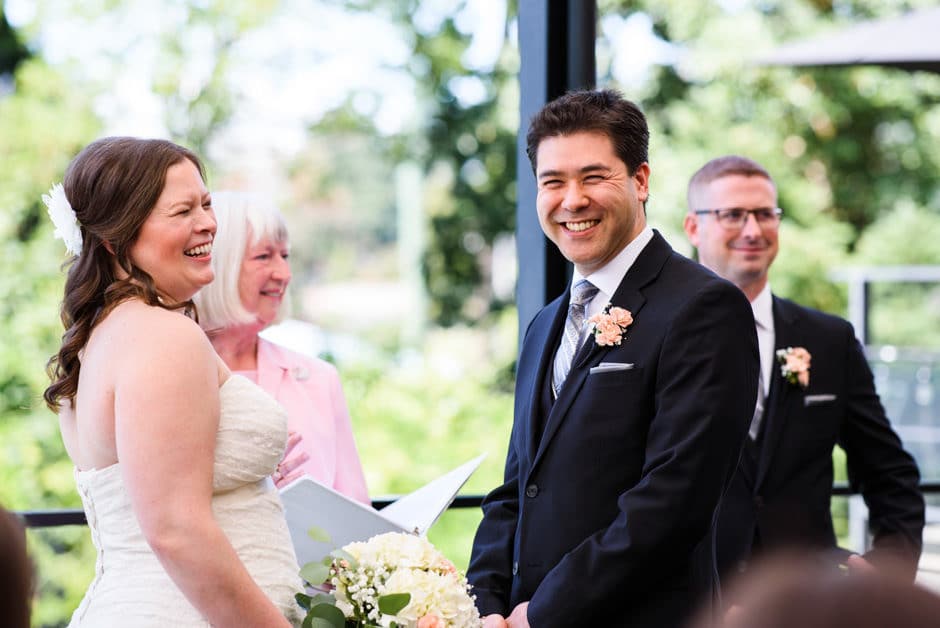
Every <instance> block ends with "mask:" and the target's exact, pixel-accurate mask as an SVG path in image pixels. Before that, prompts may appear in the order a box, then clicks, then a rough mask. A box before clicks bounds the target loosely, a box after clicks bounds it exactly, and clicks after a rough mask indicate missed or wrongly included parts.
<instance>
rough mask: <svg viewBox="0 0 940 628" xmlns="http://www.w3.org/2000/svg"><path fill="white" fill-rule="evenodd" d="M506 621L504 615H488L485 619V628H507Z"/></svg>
mask: <svg viewBox="0 0 940 628" xmlns="http://www.w3.org/2000/svg"><path fill="white" fill-rule="evenodd" d="M506 626H507V624H506V620H505V619H503V616H502V615H495V614H494V615H487V616H486V617H484V618H483V628H506Z"/></svg>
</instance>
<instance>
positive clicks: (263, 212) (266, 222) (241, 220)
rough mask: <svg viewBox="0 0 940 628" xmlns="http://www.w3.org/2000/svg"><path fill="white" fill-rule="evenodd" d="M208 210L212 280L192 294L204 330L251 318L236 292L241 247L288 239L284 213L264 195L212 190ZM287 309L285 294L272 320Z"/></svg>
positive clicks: (232, 324)
mask: <svg viewBox="0 0 940 628" xmlns="http://www.w3.org/2000/svg"><path fill="white" fill-rule="evenodd" d="M212 209H213V211H214V212H215V219H216V222H217V223H218V228H217V230H216V234H215V240H213V242H212V269H213V270H214V271H215V279H214V280H213V281H212V283H210V284H209V285H207V286H205V287H204V288H203V289H202V290H200V291H199V292H198V293H196V296H194V297H193V301H194V302H195V303H196V311H197V312H198V313H199V324H200V326H201V327H202V328H203V329H204V330H206V331H218V330H220V329H225V328H227V327H235V326H238V325H247V324H249V323H251V322H253V321H254V320H255V316H254V315H253V314H251V313H250V312H249V311H248V310H246V309H245V306H244V305H242V301H241V297H240V296H239V294H238V278H239V276H240V275H241V268H242V262H243V261H244V259H245V250H246V249H247V248H248V247H249V246H253V245H254V244H256V243H257V242H259V241H260V240H263V239H265V238H270V239H272V240H274V241H276V242H289V241H290V240H289V237H288V233H287V223H286V221H285V220H284V215H283V214H281V212H280V210H278V208H277V206H276V205H275V204H274V203H273V202H272V201H271V200H269V199H268V198H267V197H265V196H262V195H260V194H255V193H251V192H238V191H232V190H223V191H220V192H213V193H212ZM288 309H290V303H289V301H288V299H287V297H286V295H285V299H284V302H282V303H281V307H280V309H279V310H278V314H277V318H276V319H275V320H274V322H275V323H277V322H280V321H281V320H283V318H284V312H285V311H286V310H288Z"/></svg>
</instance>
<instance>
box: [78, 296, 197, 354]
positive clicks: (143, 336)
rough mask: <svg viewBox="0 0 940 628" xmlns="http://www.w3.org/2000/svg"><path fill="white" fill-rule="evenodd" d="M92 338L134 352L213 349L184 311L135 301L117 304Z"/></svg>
mask: <svg viewBox="0 0 940 628" xmlns="http://www.w3.org/2000/svg"><path fill="white" fill-rule="evenodd" d="M93 336H99V337H101V338H102V339H104V338H107V339H108V344H112V345H115V346H118V347H125V348H134V349H135V350H142V349H146V348H148V347H149V348H157V349H160V350H161V352H162V351H166V350H168V351H171V352H172V351H173V349H174V348H179V349H182V350H186V349H188V350H192V349H194V348H201V349H211V344H210V343H209V340H208V338H206V335H205V333H203V331H202V330H201V329H200V328H199V325H197V324H196V322H195V321H194V320H192V319H191V318H189V317H187V316H185V315H184V314H183V313H182V311H180V310H167V309H165V308H162V307H155V306H151V305H147V304H146V303H143V302H142V301H138V300H136V299H132V300H128V301H125V302H124V303H121V304H119V305H117V306H116V307H115V308H114V309H113V310H112V311H111V312H110V313H109V314H108V316H107V317H106V318H105V319H104V320H103V321H101V323H100V324H99V325H98V326H97V327H96V329H95V332H94V333H93Z"/></svg>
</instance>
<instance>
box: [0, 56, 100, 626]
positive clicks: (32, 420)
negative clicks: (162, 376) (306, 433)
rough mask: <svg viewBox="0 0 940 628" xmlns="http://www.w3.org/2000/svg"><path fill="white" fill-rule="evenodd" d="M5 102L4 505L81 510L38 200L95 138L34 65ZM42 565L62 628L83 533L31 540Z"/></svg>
mask: <svg viewBox="0 0 940 628" xmlns="http://www.w3.org/2000/svg"><path fill="white" fill-rule="evenodd" d="M13 85H14V89H13V91H12V93H11V94H10V95H8V96H5V97H3V98H0V138H2V140H0V163H3V164H4V168H2V169H0V268H2V269H3V272H2V273H0V337H2V338H4V342H3V344H2V346H0V461H2V464H0V503H3V504H4V505H5V506H6V507H7V508H12V509H16V510H32V509H36V510H41V509H43V508H49V509H58V508H64V507H72V508H76V507H80V506H81V503H80V501H79V499H78V494H77V493H76V492H75V484H74V481H73V478H72V465H71V463H70V462H69V460H68V457H67V456H66V454H65V450H64V448H63V445H62V439H61V438H60V436H59V431H58V423H57V421H56V417H55V415H54V414H52V413H51V412H50V411H49V410H48V409H47V408H46V406H45V404H44V403H43V400H42V391H43V390H44V389H45V387H46V385H47V384H48V379H47V378H46V376H45V372H44V370H43V365H44V364H45V363H46V361H47V360H48V359H49V357H50V356H51V355H52V354H53V352H54V351H55V350H56V349H57V348H58V341H59V337H60V336H61V333H62V326H61V323H60V322H59V320H58V317H57V315H56V312H57V311H58V304H59V302H60V301H61V299H62V286H63V281H64V275H63V273H62V271H61V264H62V262H63V260H64V259H65V248H64V247H63V245H62V242H61V241H59V240H54V239H53V238H52V227H51V225H50V223H49V221H48V220H46V219H45V215H46V214H45V207H44V206H43V205H42V203H41V200H40V198H41V195H42V194H43V193H45V192H46V191H47V190H48V189H49V187H50V185H51V184H52V183H53V182H55V181H60V180H61V178H62V172H63V170H64V168H65V165H66V164H67V163H68V160H69V159H70V158H71V157H72V156H73V155H74V154H75V153H76V152H77V151H78V150H79V149H80V148H81V147H82V146H83V145H84V144H85V143H87V142H88V141H89V140H90V139H91V138H93V137H94V136H95V134H96V132H97V129H98V126H97V121H96V120H95V118H94V117H93V116H92V115H91V113H90V108H89V103H88V100H87V98H85V97H84V96H83V95H82V93H81V91H80V90H79V89H77V88H76V86H75V85H72V84H70V83H69V81H68V79H67V78H66V77H64V76H62V75H61V74H59V73H57V72H55V71H53V70H52V69H50V68H49V67H48V66H47V65H45V64H44V63H43V62H42V61H41V60H39V59H36V58H33V59H30V60H27V61H24V62H22V63H20V64H19V66H18V67H17V69H16V72H15V77H14V83H13ZM29 541H30V551H31V553H32V555H33V558H34V560H35V561H36V563H37V573H38V576H39V591H38V592H39V597H38V602H37V605H36V625H40V626H44V625H60V624H62V623H63V620H64V619H66V618H67V617H68V616H69V614H70V613H71V611H72V610H73V609H74V608H75V605H76V603H77V600H78V599H79V597H80V596H81V594H82V592H83V591H84V589H85V587H86V586H87V584H88V580H89V578H90V577H91V573H92V570H93V567H94V549H93V547H92V546H91V543H90V540H89V538H88V531H87V529H85V528H84V527H76V528H56V529H49V530H44V531H38V532H31V533H30V535H29Z"/></svg>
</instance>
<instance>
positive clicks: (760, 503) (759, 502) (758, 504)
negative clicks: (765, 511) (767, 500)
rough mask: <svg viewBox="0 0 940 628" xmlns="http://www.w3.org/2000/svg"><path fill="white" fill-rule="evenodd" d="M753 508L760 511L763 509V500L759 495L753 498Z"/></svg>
mask: <svg viewBox="0 0 940 628" xmlns="http://www.w3.org/2000/svg"><path fill="white" fill-rule="evenodd" d="M754 507H755V508H757V509H758V510H760V509H761V508H763V507H764V498H763V497H761V496H760V495H757V496H755V497H754Z"/></svg>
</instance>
